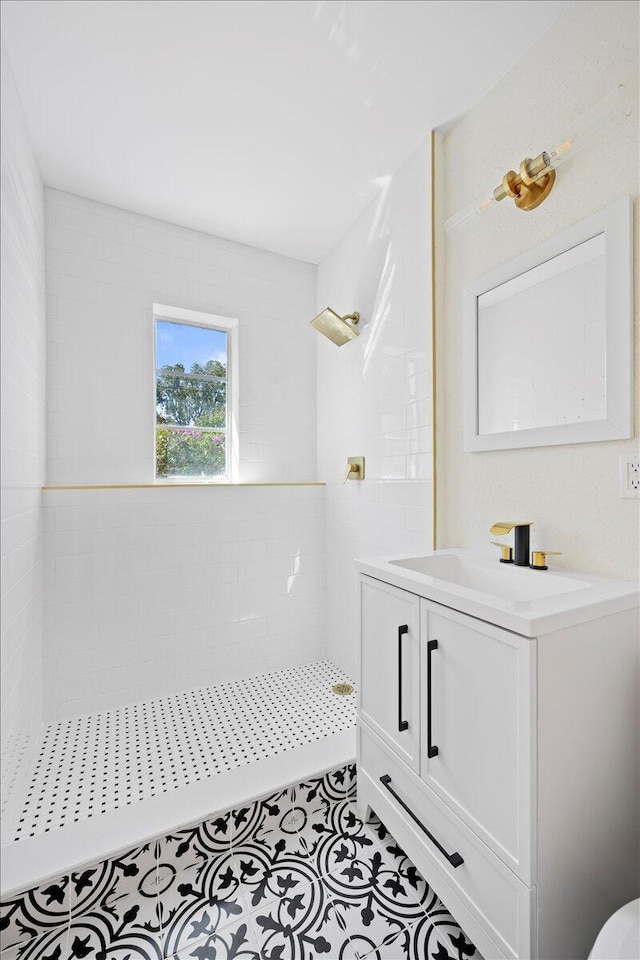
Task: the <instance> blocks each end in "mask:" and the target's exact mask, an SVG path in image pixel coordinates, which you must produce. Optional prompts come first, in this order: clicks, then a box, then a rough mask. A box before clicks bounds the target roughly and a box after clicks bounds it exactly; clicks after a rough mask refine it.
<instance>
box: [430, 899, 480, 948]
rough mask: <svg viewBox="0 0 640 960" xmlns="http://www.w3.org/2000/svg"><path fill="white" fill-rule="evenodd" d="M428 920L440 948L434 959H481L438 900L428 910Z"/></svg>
mask: <svg viewBox="0 0 640 960" xmlns="http://www.w3.org/2000/svg"><path fill="white" fill-rule="evenodd" d="M429 920H430V921H431V922H432V923H433V925H434V929H435V933H436V936H437V938H438V940H439V941H440V944H441V950H440V953H439V956H438V957H437V958H436V960H469V958H473V960H482V957H481V955H480V953H479V951H478V950H477V949H476V948H475V947H474V945H473V944H472V943H471V942H470V940H468V939H467V937H466V936H465V934H464V933H463V932H462V930H461V929H460V927H459V925H458V924H457V923H456V921H455V920H454V919H453V917H452V916H451V914H450V913H449V911H448V910H447V908H446V907H445V906H444V905H443V904H442V903H441V902H440V901H438V905H437V906H436V907H435V908H434V909H432V910H430V912H429Z"/></svg>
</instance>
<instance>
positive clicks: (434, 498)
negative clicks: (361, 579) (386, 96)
mask: <svg viewBox="0 0 640 960" xmlns="http://www.w3.org/2000/svg"><path fill="white" fill-rule="evenodd" d="M436 348H437V331H436V133H435V130H432V131H431V413H432V423H433V426H432V428H431V433H432V438H431V445H432V448H433V451H432V454H431V462H432V470H433V481H432V484H431V490H432V495H431V504H432V505H431V509H432V511H433V517H432V524H433V527H432V528H433V538H432V540H433V549H434V550H437V549H438V420H437V415H436V414H437V406H438V394H437V389H438V374H437V369H436V368H437V357H438V354H437V349H436Z"/></svg>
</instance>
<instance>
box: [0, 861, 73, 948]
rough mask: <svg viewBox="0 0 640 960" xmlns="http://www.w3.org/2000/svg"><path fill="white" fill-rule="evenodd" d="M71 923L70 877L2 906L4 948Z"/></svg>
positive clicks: (0, 919)
mask: <svg viewBox="0 0 640 960" xmlns="http://www.w3.org/2000/svg"><path fill="white" fill-rule="evenodd" d="M68 923H69V878H68V877H62V878H61V879H60V880H56V881H53V882H51V883H47V884H45V885H44V887H41V888H36V889H35V890H29V891H28V892H27V893H21V894H19V895H18V896H16V897H13V898H12V899H10V900H5V901H3V903H2V905H1V908H0V944H1V949H2V950H3V951H4V950H7V949H9V947H16V946H18V945H19V944H24V943H27V942H28V941H29V940H33V939H35V938H36V937H40V936H42V935H43V934H45V933H48V932H49V931H59V930H60V928H61V927H63V928H66V927H67V925H68Z"/></svg>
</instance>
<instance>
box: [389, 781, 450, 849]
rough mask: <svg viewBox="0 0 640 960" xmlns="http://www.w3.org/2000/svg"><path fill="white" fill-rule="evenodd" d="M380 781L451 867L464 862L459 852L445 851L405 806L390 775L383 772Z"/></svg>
mask: <svg viewBox="0 0 640 960" xmlns="http://www.w3.org/2000/svg"><path fill="white" fill-rule="evenodd" d="M380 783H381V784H382V786H383V787H384V788H385V789H386V790H388V791H389V793H390V794H391V796H392V797H393V798H394V799H395V800H397V801H398V803H399V804H400V806H401V807H402V809H403V810H405V811H406V812H407V813H408V814H409V816H410V817H411V819H412V820H413V821H414V822H415V823H417V824H418V826H419V827H420V829H421V830H422V831H423V833H426V835H427V836H428V837H429V840H431V843H433V844H434V846H436V847H437V848H438V850H439V851H440V853H441V854H442V856H443V857H445V858H446V859H447V860H448V861H449V863H450V864H451V866H452V867H459V866H460V864H462V863H464V860H463V859H462V857H461V856H460V854H459V853H447V851H446V850H445V848H444V847H443V846H442V844H441V843H440V842H439V841H438V840H436V838H435V837H434V835H433V834H432V833H431V831H430V830H428V829H427V827H425V825H424V823H423V822H422V821H421V820H418V818H417V817H416V815H415V813H414V812H413V810H411V809H410V808H409V807H408V806H407V804H406V803H405V802H404V800H402V798H401V797H399V796H398V794H397V793H396V792H395V790H394V789H393V787H392V786H391V777H390V776H389V774H388V773H385V775H384V776H383V777H380Z"/></svg>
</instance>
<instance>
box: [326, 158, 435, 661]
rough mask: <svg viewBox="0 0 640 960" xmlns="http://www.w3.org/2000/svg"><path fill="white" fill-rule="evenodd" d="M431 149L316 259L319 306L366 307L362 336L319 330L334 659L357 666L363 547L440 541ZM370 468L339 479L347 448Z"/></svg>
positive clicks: (399, 547) (376, 551)
mask: <svg viewBox="0 0 640 960" xmlns="http://www.w3.org/2000/svg"><path fill="white" fill-rule="evenodd" d="M429 237H430V149H429V143H428V142H425V143H424V144H422V145H421V146H420V147H419V148H418V149H417V150H416V151H415V152H414V153H413V154H412V156H411V157H410V158H409V159H408V161H407V162H406V163H405V164H404V165H403V167H401V168H400V169H399V170H398V171H397V172H396V173H395V174H394V176H393V177H392V178H389V180H388V182H387V183H386V185H385V187H384V188H383V190H382V192H381V194H380V196H379V198H378V199H377V200H376V201H375V202H374V203H373V204H372V205H371V206H370V207H369V208H368V209H367V210H366V211H365V212H364V213H363V214H362V216H361V217H360V218H359V220H357V221H356V223H355V224H354V225H353V226H352V227H351V229H350V230H349V231H348V232H347V234H346V235H345V237H344V238H343V239H342V241H341V242H340V243H339V244H338V245H337V246H336V248H335V249H334V250H333V251H332V252H331V253H330V254H329V256H328V257H327V258H326V259H325V260H324V261H323V262H322V263H321V264H320V266H319V268H318V301H317V305H318V309H322V308H323V307H326V306H331V307H333V308H334V309H335V310H337V311H339V312H344V313H346V312H351V311H352V310H359V311H360V313H361V316H362V319H361V321H360V326H359V328H358V329H359V330H360V337H359V338H358V339H357V340H354V341H352V342H351V343H348V344H346V345H345V346H343V347H339V348H338V347H336V346H335V345H334V344H332V343H330V342H329V341H328V340H324V339H323V338H320V337H319V339H318V466H319V478H320V479H322V480H325V481H327V488H326V500H327V508H326V509H327V591H328V593H327V603H328V608H327V628H328V634H327V636H328V643H329V651H330V656H331V658H332V659H333V660H334V661H335V662H336V663H337V664H339V665H340V666H341V667H342V669H343V670H345V672H347V673H351V674H353V673H354V671H355V660H356V637H357V615H358V604H357V596H356V577H355V572H354V563H353V561H354V558H355V557H358V556H379V555H381V554H387V555H388V554H394V553H395V554H397V553H422V552H424V551H425V550H428V549H430V548H431V545H432V499H431V498H432V400H431V383H432V380H431V248H430V240H429ZM351 455H353V456H355V455H364V456H365V457H366V479H365V480H364V481H362V482H357V481H348V482H347V484H346V485H344V486H342V485H341V484H340V482H339V480H340V478H341V476H342V474H343V472H344V468H345V465H346V459H347V457H348V456H351Z"/></svg>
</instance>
